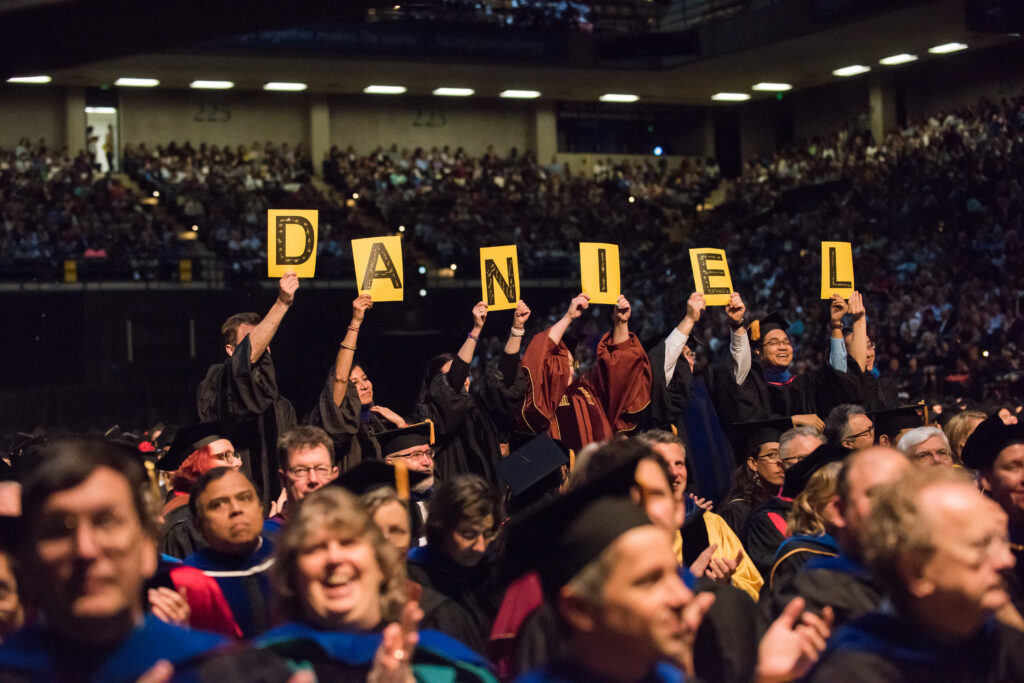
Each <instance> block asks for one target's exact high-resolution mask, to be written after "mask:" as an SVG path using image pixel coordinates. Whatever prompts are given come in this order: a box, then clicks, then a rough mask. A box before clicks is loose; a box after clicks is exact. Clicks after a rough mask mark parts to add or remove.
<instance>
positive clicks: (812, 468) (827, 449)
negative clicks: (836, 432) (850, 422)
mask: <svg viewBox="0 0 1024 683" xmlns="http://www.w3.org/2000/svg"><path fill="white" fill-rule="evenodd" d="M852 452H853V451H851V450H850V449H849V448H846V447H845V446H842V445H840V444H830V443H823V444H821V445H820V446H818V447H817V448H815V449H814V450H813V451H811V452H810V454H809V455H808V456H807V457H806V458H804V459H803V460H801V461H800V462H798V463H797V464H795V465H793V466H792V467H790V468H789V469H788V470H786V483H784V484H783V485H782V495H783V496H784V497H785V498H796V497H797V495H798V494H799V493H800V492H801V491H803V490H804V489H805V488H806V487H807V482H809V481H810V480H811V477H812V476H813V475H814V473H815V472H817V471H818V470H820V469H821V468H822V467H824V466H825V465H827V464H829V463H830V462H839V461H841V460H843V459H845V458H846V456H847V455H849V454H850V453H852Z"/></svg>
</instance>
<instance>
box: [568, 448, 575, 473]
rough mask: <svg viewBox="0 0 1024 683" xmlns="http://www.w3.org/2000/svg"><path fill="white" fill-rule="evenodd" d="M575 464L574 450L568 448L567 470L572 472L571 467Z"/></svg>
mask: <svg viewBox="0 0 1024 683" xmlns="http://www.w3.org/2000/svg"><path fill="white" fill-rule="evenodd" d="M575 466H576V451H574V450H573V449H571V448H570V449H569V471H570V472H572V468H573V467H575Z"/></svg>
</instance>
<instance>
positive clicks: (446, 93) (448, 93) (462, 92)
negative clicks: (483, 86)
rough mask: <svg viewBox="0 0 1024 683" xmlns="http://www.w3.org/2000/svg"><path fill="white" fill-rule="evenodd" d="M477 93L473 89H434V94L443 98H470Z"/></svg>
mask: <svg viewBox="0 0 1024 683" xmlns="http://www.w3.org/2000/svg"><path fill="white" fill-rule="evenodd" d="M475 92H476V91H475V90H473V89H472V88H434V94H435V95H440V96H441V97H469V96H470V95H472V94H473V93H475Z"/></svg>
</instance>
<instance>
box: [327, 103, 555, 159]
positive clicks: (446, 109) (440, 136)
mask: <svg viewBox="0 0 1024 683" xmlns="http://www.w3.org/2000/svg"><path fill="white" fill-rule="evenodd" d="M330 107H331V143H332V144H335V145H338V146H339V147H342V148H346V147H348V146H349V145H351V146H352V147H354V148H355V149H356V151H357V152H359V153H367V152H372V151H373V150H374V149H376V148H377V147H380V146H390V145H392V144H397V145H398V147H399V149H402V148H407V149H409V150H410V151H411V150H413V149H415V148H416V147H423V148H425V149H428V150H429V149H430V148H431V147H435V146H437V147H442V146H444V145H449V146H450V147H452V149H455V148H457V147H462V148H463V149H465V150H466V152H467V153H468V154H471V155H474V156H479V155H482V154H483V153H484V152H486V151H487V147H488V146H489V145H494V149H495V151H496V152H497V153H498V154H499V155H504V154H505V153H507V152H508V150H509V149H510V148H512V147H515V148H517V149H518V150H519V152H520V153H521V152H523V151H525V150H527V149H533V148H534V147H535V143H534V131H535V121H534V105H532V104H530V103H525V102H512V101H508V100H503V101H499V102H485V101H475V102H474V101H472V100H460V99H458V98H442V97H432V98H429V99H421V98H407V97H404V96H399V97H390V98H389V97H385V96H380V97H375V98H333V99H331V100H330Z"/></svg>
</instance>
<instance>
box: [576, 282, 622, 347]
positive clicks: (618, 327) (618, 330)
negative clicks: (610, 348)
mask: <svg viewBox="0 0 1024 683" xmlns="http://www.w3.org/2000/svg"><path fill="white" fill-rule="evenodd" d="M583 296H586V295H583ZM588 298H589V297H588ZM632 311H633V309H632V307H631V306H630V305H629V300H628V299H627V298H626V297H624V296H622V295H621V294H619V300H618V302H617V303H616V304H615V325H614V326H613V327H612V344H621V343H623V342H624V341H626V340H628V339H629V314H630V313H631V312H632Z"/></svg>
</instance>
